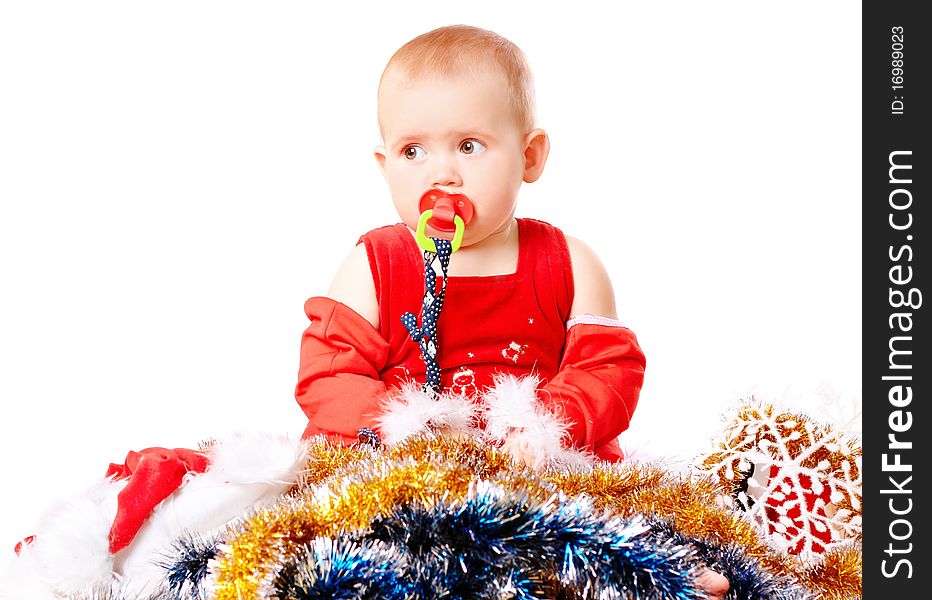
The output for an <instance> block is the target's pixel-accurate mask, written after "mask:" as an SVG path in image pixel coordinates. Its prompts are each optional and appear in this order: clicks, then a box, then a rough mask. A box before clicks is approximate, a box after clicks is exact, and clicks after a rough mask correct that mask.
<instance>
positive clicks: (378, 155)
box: [372, 145, 385, 177]
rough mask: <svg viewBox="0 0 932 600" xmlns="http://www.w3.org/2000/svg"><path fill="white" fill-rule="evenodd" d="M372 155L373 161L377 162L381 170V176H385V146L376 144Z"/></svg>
mask: <svg viewBox="0 0 932 600" xmlns="http://www.w3.org/2000/svg"><path fill="white" fill-rule="evenodd" d="M372 155H373V156H375V162H377V163H379V169H380V170H381V171H382V176H383V177H384V176H385V146H381V145H379V146H376V147H375V149H374V150H373V151H372Z"/></svg>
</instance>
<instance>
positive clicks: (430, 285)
mask: <svg viewBox="0 0 932 600" xmlns="http://www.w3.org/2000/svg"><path fill="white" fill-rule="evenodd" d="M425 202H427V203H435V207H436V208H437V212H438V213H441V218H440V219H438V218H435V217H433V215H434V209H432V208H425ZM421 210H422V212H421V217H420V219H418V223H417V230H416V231H415V234H414V238H415V239H416V240H417V245H418V246H419V247H420V248H421V250H423V251H424V288H425V292H424V301H423V303H422V305H421V325H420V327H418V324H417V316H416V315H415V314H414V313H411V312H406V313H405V314H403V315H401V323H402V324H403V325H404V326H405V329H407V330H408V335H410V336H411V339H412V340H413V341H415V342H417V344H418V346H420V348H421V357H422V358H423V359H424V366H425V371H426V374H427V375H426V381H425V383H424V387H423V389H424V391H426V392H428V393H429V394H430V395H431V396H433V397H436V396H437V394H439V393H440V388H441V384H440V365H439V364H438V363H437V347H438V346H437V320H438V319H439V318H440V309H442V308H443V299H444V296H446V292H447V270H448V269H449V267H450V256H451V255H452V254H453V253H454V252H456V251H457V250H459V248H460V244H462V242H463V232H464V230H465V229H466V222H468V221H469V219H470V218H471V217H472V210H473V209H472V204H471V203H470V202H469V200H468V199H467V198H466V197H465V196H463V195H461V194H445V193H442V192H439V191H438V190H429V191H428V192H427V193H425V194H424V196H423V197H422V198H421ZM461 213H462V214H463V215H465V217H464V216H461ZM432 218H433V219H432ZM431 219H432V220H431ZM429 220H431V223H430V224H431V226H432V227H434V228H436V229H439V230H441V231H450V230H452V231H453V239H452V240H445V239H442V238H429V237H427V234H426V229H427V223H428V221H429ZM451 226H452V227H451ZM437 260H439V262H440V289H439V290H438V289H437V271H436V270H435V269H434V263H435V262H436V261H437ZM356 435H357V437H358V438H359V443H361V444H368V445H370V446H374V447H378V446H380V445H381V440H380V439H379V435H378V434H377V433H376V432H375V431H373V430H372V429H369V428H367V427H363V428H360V429H359V430H358V431H357V432H356Z"/></svg>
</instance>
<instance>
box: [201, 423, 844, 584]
mask: <svg viewBox="0 0 932 600" xmlns="http://www.w3.org/2000/svg"><path fill="white" fill-rule="evenodd" d="M479 480H483V481H488V482H491V483H494V484H498V485H501V486H502V487H504V488H505V489H507V490H511V491H515V492H521V493H523V494H526V495H527V496H528V497H529V499H530V500H531V501H540V502H544V501H546V500H548V499H550V498H552V497H553V496H554V494H556V493H559V492H563V493H564V494H566V495H567V496H570V497H572V496H578V495H581V494H585V495H587V496H589V497H590V498H591V499H592V501H593V503H594V504H595V505H596V506H598V507H602V508H604V509H606V510H607V511H609V512H612V513H616V514H622V515H632V514H635V513H643V514H653V515H656V516H659V517H663V518H666V519H667V520H669V521H670V522H671V524H672V525H673V526H674V528H675V530H676V531H678V532H680V533H682V534H684V535H687V536H694V537H698V538H704V539H707V540H710V541H715V542H719V543H721V544H735V545H738V546H740V547H741V548H742V549H744V551H745V552H746V553H747V555H748V556H750V557H753V558H755V559H758V560H759V561H760V563H761V565H762V566H763V567H764V568H766V569H768V570H769V571H770V572H771V573H773V574H774V575H784V576H787V577H790V578H793V579H796V580H797V581H799V582H800V583H801V584H802V585H804V586H806V587H807V588H809V589H811V590H813V591H814V592H816V593H817V594H819V596H820V597H824V598H833V599H835V598H837V599H840V598H845V597H846V596H845V595H844V594H847V593H848V592H849V591H850V590H852V589H854V588H855V587H858V588H859V586H860V575H859V574H860V553H859V552H857V551H856V550H854V549H851V550H846V551H839V552H833V553H829V554H827V555H826V557H825V560H824V561H821V562H819V563H817V565H816V566H810V567H807V566H804V565H803V564H802V563H800V562H799V560H798V559H796V558H795V557H792V556H789V555H786V554H781V553H778V552H775V551H774V550H773V548H771V547H769V546H768V545H767V544H766V543H765V542H764V540H763V539H762V537H761V535H760V534H759V532H758V531H757V530H756V529H755V528H754V527H753V526H752V525H751V524H750V523H749V522H748V521H746V520H744V519H743V518H742V516H741V515H740V514H739V513H736V512H735V511H733V510H732V509H729V508H727V507H725V506H723V505H722V504H721V501H720V500H721V497H722V494H723V491H724V488H723V484H722V483H721V482H719V481H715V480H713V479H711V478H708V477H705V478H702V477H692V476H686V475H682V474H680V475H676V474H671V473H670V472H668V471H666V470H664V469H663V468H662V467H660V466H650V465H643V464H635V463H632V464H627V463H622V464H615V465H612V464H602V463H600V464H597V465H594V466H592V467H590V468H573V469H558V468H552V469H548V470H544V471H539V472H537V471H532V470H531V469H529V468H527V467H525V466H523V465H519V464H517V463H516V462H514V461H513V460H512V459H511V458H510V456H508V455H507V454H505V453H503V452H501V451H499V450H497V449H495V448H491V447H489V446H487V445H484V444H482V443H479V442H477V441H474V440H471V439H461V438H460V439H451V438H444V437H437V436H421V437H415V438H411V439H409V440H407V441H406V442H404V443H402V444H399V445H397V446H394V447H391V448H387V449H384V450H373V449H371V448H369V447H360V448H345V447H339V446H333V445H330V444H329V443H326V442H324V441H316V442H314V443H312V444H311V446H310V453H309V458H308V461H307V470H306V472H305V473H304V474H303V475H302V477H301V480H300V481H299V484H298V485H297V486H295V488H294V489H293V490H292V491H291V493H290V494H289V495H286V496H285V497H283V498H282V499H281V500H280V501H279V502H278V503H277V504H275V505H274V506H272V507H271V508H268V509H264V510H261V511H259V512H257V513H256V514H254V515H253V516H251V517H250V518H248V519H247V520H245V521H244V522H243V523H242V525H241V526H240V527H239V528H238V529H237V530H236V531H235V532H234V533H233V534H232V535H231V536H230V538H229V540H228V541H227V543H226V544H224V545H223V546H222V547H221V553H220V554H219V555H218V557H217V559H216V562H215V565H214V573H215V576H216V588H215V591H216V595H215V597H216V598H217V599H218V600H236V599H239V598H259V597H263V595H264V594H266V593H267V592H268V591H269V589H270V585H271V582H272V578H273V577H274V576H275V573H276V572H277V569H278V567H279V566H280V565H281V563H282V561H283V560H284V559H285V558H286V557H288V556H289V555H291V554H292V553H293V552H295V551H296V550H297V549H298V548H299V547H300V546H301V545H303V544H305V543H307V542H309V541H311V540H313V539H314V538H316V537H319V536H336V535H339V534H341V533H345V532H350V531H359V530H365V529H366V528H368V527H369V525H370V524H371V523H372V521H373V520H374V519H375V518H376V517H378V516H379V515H384V514H387V513H389V512H390V511H391V510H392V509H393V508H394V507H397V506H399V505H403V504H415V505H422V506H431V505H433V504H435V503H436V502H438V501H440V500H444V501H450V502H455V501H458V500H461V499H463V498H464V497H466V496H467V494H468V492H469V490H470V486H471V485H472V484H474V483H475V482H476V481H479ZM833 589H838V590H842V591H841V592H839V593H840V594H842V595H838V594H836V593H835V592H834V591H832V590H833Z"/></svg>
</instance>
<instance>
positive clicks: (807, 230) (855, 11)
mask: <svg viewBox="0 0 932 600" xmlns="http://www.w3.org/2000/svg"><path fill="white" fill-rule="evenodd" d="M542 4H543V3H535V4H531V3H520V2H502V1H496V2H476V1H473V2H469V3H463V2H456V3H450V4H449V5H447V4H440V5H439V6H438V3H417V2H406V3H397V2H391V3H389V2H377V3H375V2H374V3H371V4H362V3H346V5H345V7H341V8H335V7H334V6H332V5H327V6H326V7H324V6H323V5H322V4H320V3H311V2H276V3H259V2H255V3H246V2H188V1H185V2H175V1H162V2H150V3H136V2H81V3H70V2H59V3H50V2H41V1H34V2H29V3H26V2H23V3H4V4H3V5H2V6H0V202H2V210H0V278H2V279H0V281H2V292H0V401H2V407H3V412H2V424H0V444H2V448H0V457H2V461H3V468H2V472H3V477H4V483H3V488H4V492H3V494H2V495H0V557H2V559H3V561H4V562H5V561H6V560H7V559H8V558H9V557H11V556H12V547H13V545H14V543H15V542H16V541H17V540H19V539H20V538H22V537H24V536H26V535H28V534H30V533H31V532H32V529H31V528H32V526H33V524H34V523H35V522H36V519H38V518H39V514H40V511H42V510H43V509H45V508H46V507H47V506H48V505H49V504H51V502H52V501H53V500H55V499H57V498H58V497H60V496H63V495H67V494H71V493H73V492H74V491H75V490H79V489H81V488H82V487H84V486H87V485H89V484H90V483H92V482H93V481H96V480H97V479H99V478H100V477H101V476H102V475H103V474H104V472H105V470H106V468H107V466H108V464H109V463H110V462H122V461H123V458H124V457H125V455H126V452H127V451H129V450H138V449H142V448H145V447H148V446H167V447H179V446H182V447H197V444H198V443H199V442H200V441H202V440H205V439H207V438H209V437H212V436H220V435H223V434H224V433H227V432H230V431H234V430H237V429H250V430H261V431H273V432H288V433H291V434H293V435H294V436H295V437H297V436H298V435H299V434H300V432H301V431H302V430H303V427H304V422H305V418H304V416H303V414H302V413H301V411H300V410H299V409H298V407H297V405H296V404H295V402H294V399H293V395H292V394H293V388H294V384H295V380H296V373H297V366H298V364H297V361H298V344H299V339H300V336H301V332H302V331H303V329H304V327H305V325H306V317H305V316H304V313H303V302H304V300H305V299H306V298H307V297H309V296H312V295H317V294H323V293H325V292H326V290H327V286H328V284H329V281H330V278H331V276H332V275H333V273H334V271H335V269H336V268H337V266H338V265H339V263H340V261H341V260H342V259H343V257H344V256H345V255H346V253H347V252H348V251H349V250H350V249H351V248H352V246H353V245H354V244H355V241H356V239H357V237H358V236H359V235H360V234H361V233H363V232H365V231H367V230H369V229H371V228H373V227H375V226H378V225H383V224H387V223H393V222H395V221H396V220H397V218H396V215H395V214H394V213H393V210H392V205H391V202H390V198H389V195H388V192H387V189H386V187H385V185H384V182H383V181H382V179H381V176H380V175H379V173H378V170H377V168H376V165H375V162H374V160H373V159H372V156H371V151H372V148H373V147H374V146H375V145H376V144H377V143H378V141H379V140H378V130H377V127H376V122H375V109H376V107H375V91H376V84H377V81H378V78H379V75H380V73H381V70H382V68H383V67H384V65H385V62H386V61H387V60H388V58H389V56H390V55H391V54H392V52H394V50H395V49H396V48H397V47H398V46H400V45H401V44H402V43H404V42H405V41H407V40H408V39H410V38H411V37H414V36H415V35H417V34H420V33H423V32H424V31H427V30H429V29H432V28H434V27H436V26H440V25H444V24H451V23H468V24H473V25H478V26H482V27H486V28H489V29H492V30H495V31H497V32H499V33H501V34H503V35H505V36H506V37H508V38H510V39H512V40H513V41H514V42H516V43H517V44H518V45H519V46H521V47H522V48H523V49H524V51H525V53H526V54H527V56H528V58H529V60H530V62H531V65H532V67H533V69H534V71H535V75H536V78H537V88H538V98H539V100H538V102H539V114H540V124H541V125H542V126H543V127H544V128H546V129H547V130H548V132H549V133H550V135H551V139H552V144H553V149H552V153H551V156H550V160H549V163H548V165H547V169H546V172H545V173H544V175H543V177H542V179H541V180H540V181H539V182H537V183H535V184H533V185H529V186H525V188H524V189H523V191H522V192H521V200H520V202H519V216H533V217H536V218H540V219H543V220H547V221H550V222H552V223H554V224H556V225H558V226H560V227H561V228H562V229H563V230H564V231H566V232H567V233H568V234H570V235H574V236H577V237H580V238H582V239H584V240H586V241H587V242H588V243H589V244H590V245H591V246H592V247H593V248H594V249H595V250H596V251H597V252H598V253H599V255H600V256H601V257H602V260H603V262H604V263H605V264H606V267H607V268H608V270H609V273H610V275H611V277H612V280H613V282H614V285H615V288H616V294H617V298H618V308H619V314H620V317H621V319H622V320H624V321H626V322H627V323H628V324H629V325H630V326H631V327H632V328H633V329H634V330H635V332H636V333H637V334H638V337H639V339H640V341H641V343H642V345H643V347H644V349H645V351H646V353H647V356H648V370H647V379H646V383H645V387H644V390H643V393H642V396H641V404H640V406H639V408H638V412H637V413H636V415H635V418H634V421H633V423H632V429H631V430H630V432H629V433H628V434H626V437H625V440H626V444H627V445H628V447H629V448H640V449H642V451H643V452H644V453H645V454H646V455H648V456H660V457H674V456H681V455H683V454H684V453H686V454H688V453H691V452H695V451H697V450H699V449H700V447H701V445H702V443H703V442H704V441H705V440H707V439H708V438H709V436H710V435H711V434H712V433H714V431H715V430H716V428H717V427H718V426H719V425H720V424H721V419H722V417H721V411H722V409H723V407H725V406H726V405H728V404H729V403H732V402H734V401H736V400H737V399H740V398H743V397H747V396H748V395H750V394H758V395H761V394H764V395H767V394H770V395H772V396H773V397H775V398H776V397H783V398H791V399H794V398H795V399H796V400H798V401H801V402H803V403H806V402H810V401H811V402H813V403H815V402H817V401H818V400H819V399H824V398H826V397H831V398H839V397H843V398H848V399H850V398H854V399H855V402H859V401H860V375H861V367H860V357H861V348H860V339H861V324H860V316H861V274H860V268H861V242H860V228H861V189H860V169H861V164H860V158H861V122H860V118H861V71H860V69H861V65H860V47H861V40H860V31H861V23H860V19H861V8H860V4H859V3H852V2H841V1H838V2H795V1H794V2H783V3H779V4H775V3H749V2H712V3H710V2H702V3H698V2H653V3H644V2H637V3H633V2H632V3H630V4H619V5H618V6H617V7H616V8H613V9H612V10H611V11H610V12H605V11H606V8H605V7H604V6H603V5H602V4H603V3H595V2H592V3H587V2H573V3H562V4H561V5H559V7H557V8H552V9H550V8H543V7H542ZM604 4H605V5H606V6H607V5H608V3H604ZM616 4H617V3H616ZM447 6H449V7H448V8H447ZM813 406H814V405H813Z"/></svg>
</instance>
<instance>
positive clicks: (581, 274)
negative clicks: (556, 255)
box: [566, 236, 618, 319]
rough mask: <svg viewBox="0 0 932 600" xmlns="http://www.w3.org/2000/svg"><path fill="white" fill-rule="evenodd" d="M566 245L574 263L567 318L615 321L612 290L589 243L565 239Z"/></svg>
mask: <svg viewBox="0 0 932 600" xmlns="http://www.w3.org/2000/svg"><path fill="white" fill-rule="evenodd" d="M566 245H567V247H568V248H569V251H570V261H571V262H572V264H573V287H574V288H575V293H574V296H573V306H572V308H571V309H570V317H575V316H578V315H594V316H598V317H608V318H610V319H617V318H618V315H617V314H616V310H615V290H614V289H613V288H612V282H611V279H610V278H609V276H608V271H606V270H605V265H603V264H602V261H601V260H600V259H599V257H598V255H597V254H596V253H595V251H594V250H593V249H592V248H590V247H589V245H588V244H586V243H585V242H583V241H582V240H580V239H578V238H574V237H571V236H566Z"/></svg>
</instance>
